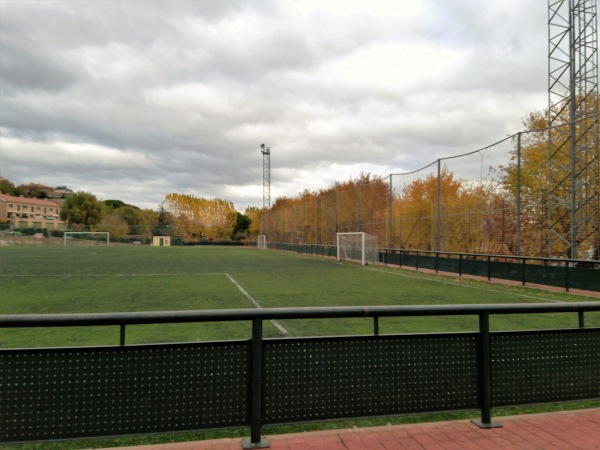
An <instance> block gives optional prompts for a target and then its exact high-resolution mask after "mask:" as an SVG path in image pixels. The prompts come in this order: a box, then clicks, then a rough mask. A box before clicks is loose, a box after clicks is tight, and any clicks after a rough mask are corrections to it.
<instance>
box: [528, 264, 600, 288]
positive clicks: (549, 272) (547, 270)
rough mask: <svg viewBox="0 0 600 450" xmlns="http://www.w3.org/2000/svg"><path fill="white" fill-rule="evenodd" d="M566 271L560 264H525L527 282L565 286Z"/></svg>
mask: <svg viewBox="0 0 600 450" xmlns="http://www.w3.org/2000/svg"><path fill="white" fill-rule="evenodd" d="M565 273H566V270H565V268H564V267H559V266H549V265H541V264H540V265H537V264H527V265H526V266H525V278H526V280H527V283H534V284H545V285H547V286H560V287H565ZM599 274H600V272H599Z"/></svg>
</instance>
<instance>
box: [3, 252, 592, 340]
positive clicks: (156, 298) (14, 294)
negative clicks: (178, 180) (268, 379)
mask: <svg viewBox="0 0 600 450" xmlns="http://www.w3.org/2000/svg"><path fill="white" fill-rule="evenodd" d="M0 285H1V289H0V314H49V313H86V312H90V313H91V312H123V311H169V310H205V309H232V308H256V305H255V303H253V302H256V303H258V304H259V305H260V306H262V307H264V308H276V307H307V306H375V305H415V304H418V305H440V304H467V303H525V302H527V303H532V302H575V301H590V300H597V299H593V298H586V297H582V296H575V295H571V294H566V293H553V292H548V291H542V290H536V289H530V288H523V287H514V286H503V285H498V284H492V283H487V282H477V281H472V280H466V279H459V278H449V277H442V276H437V275H430V274H425V273H422V272H414V271H406V270H399V269H392V268H386V267H382V266H365V267H362V266H360V265H357V264H352V263H339V262H337V261H335V260H333V259H324V258H318V257H310V256H301V255H297V254H291V253H279V252H272V251H259V250H256V249H253V248H228V247H160V248H156V247H134V246H114V247H101V246H98V247H67V248H65V247H62V246H56V247H5V248H2V249H0ZM280 324H281V325H282V326H283V327H284V328H285V330H287V332H288V333H289V334H290V335H291V336H320V335H336V334H346V335H348V334H371V333H372V332H373V323H372V319H339V320H287V321H280ZM491 326H492V329H493V330H500V329H503V330H508V329H540V328H551V327H574V326H577V316H576V315H575V314H553V315H551V314H546V315H520V316H494V317H492V319H491ZM586 326H600V314H596V313H589V314H587V315H586ZM476 329H477V318H476V317H461V316H450V317H425V318H419V317H405V318H382V319H380V332H381V333H382V334H387V333H406V332H411V333H412V332H441V331H466V330H476ZM264 330H265V331H264V334H265V336H266V337H276V336H281V332H280V331H279V330H278V329H277V328H275V326H273V325H272V324H271V323H269V322H266V323H265V328H264ZM118 331H119V330H118V329H117V327H93V328H90V327H88V328H46V329H10V330H0V347H4V348H7V347H38V346H44V347H46V346H71V345H73V346H77V345H107V344H108V345H114V344H116V343H118V339H119V332H118ZM250 335H251V325H250V323H249V322H223V323H199V324H177V325H144V326H129V327H128V328H127V343H128V344H139V343H150V342H181V341H206V340H221V339H246V338H249V337H250Z"/></svg>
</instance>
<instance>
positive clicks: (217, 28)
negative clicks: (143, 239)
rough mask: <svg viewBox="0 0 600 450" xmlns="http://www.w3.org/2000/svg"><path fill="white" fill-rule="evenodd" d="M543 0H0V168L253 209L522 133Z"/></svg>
mask: <svg viewBox="0 0 600 450" xmlns="http://www.w3.org/2000/svg"><path fill="white" fill-rule="evenodd" d="M547 16H548V14H547V2H546V1H545V0H502V1H488V0H239V1H237V0H190V1H185V0H181V1H178V0H160V1H159V0H156V1H155V0H118V1H111V0H64V1H62V0H61V1H58V0H33V1H29V0H0V95H1V97H0V132H1V134H0V175H1V176H3V177H5V178H8V179H9V180H11V181H12V182H13V183H15V184H21V183H28V182H38V183H42V184H47V185H50V186H56V185H66V186H68V187H69V188H71V189H73V190H76V191H79V190H83V191H87V192H91V193H93V194H95V195H96V196H97V197H98V198H99V199H101V200H106V199H119V200H123V201H124V202H126V203H131V204H134V205H137V206H140V207H144V208H152V209H156V208H157V207H158V205H159V204H160V202H161V201H162V200H164V198H165V196H166V195H167V194H169V193H173V192H177V193H185V194H192V195H195V196H198V197H204V198H215V197H217V198H222V199H228V200H231V201H233V202H234V205H235V206H236V208H237V209H238V210H240V211H242V212H243V210H244V209H245V207H246V206H248V205H250V206H262V162H263V160H262V154H261V152H260V145H261V144H262V143H264V144H266V145H268V146H270V147H271V197H272V199H275V198H276V197H278V196H281V195H287V196H295V195H297V194H298V193H299V192H301V191H303V190H305V189H309V190H316V189H319V188H324V187H327V186H329V185H331V184H332V183H333V182H334V181H335V180H339V181H343V180H347V179H349V178H350V177H357V176H359V174H360V173H361V172H371V173H373V174H377V175H381V176H382V177H386V176H387V175H388V174H390V173H399V172H405V171H410V170H414V169H416V168H419V167H421V166H423V165H425V164H427V163H429V162H431V161H434V160H436V159H437V158H439V157H442V156H450V155H455V154H459V153H464V152H468V151H472V150H475V149H477V148H480V147H483V146H485V145H487V144H490V143H492V142H495V141H498V140H500V139H503V138H504V137H506V136H507V135H509V134H513V133H515V132H517V131H519V130H521V129H522V119H523V118H524V117H525V116H526V115H527V114H528V113H530V112H534V111H541V110H543V109H545V108H546V106H547V105H546V104H547V77H548V75H547V67H548V63H547V53H548V50H547V48H548V44H547V39H548V30H547Z"/></svg>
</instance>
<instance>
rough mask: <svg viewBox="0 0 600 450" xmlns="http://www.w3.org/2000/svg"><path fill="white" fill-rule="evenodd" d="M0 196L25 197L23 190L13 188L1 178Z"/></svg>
mask: <svg viewBox="0 0 600 450" xmlns="http://www.w3.org/2000/svg"><path fill="white" fill-rule="evenodd" d="M0 194H6V195H14V196H15V197H18V196H20V195H25V191H23V189H21V188H20V187H17V186H15V185H14V184H13V183H12V182H10V181H9V180H7V179H6V178H2V179H0Z"/></svg>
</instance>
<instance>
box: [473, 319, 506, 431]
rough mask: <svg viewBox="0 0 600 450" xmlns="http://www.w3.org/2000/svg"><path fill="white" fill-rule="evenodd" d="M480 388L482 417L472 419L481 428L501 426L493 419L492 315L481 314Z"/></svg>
mask: <svg viewBox="0 0 600 450" xmlns="http://www.w3.org/2000/svg"><path fill="white" fill-rule="evenodd" d="M479 388H480V396H481V397H480V407H481V419H478V420H472V422H473V423H474V424H475V425H477V426H478V427H480V428H498V427H501V426H502V425H500V424H499V423H497V422H493V421H492V352H491V345H490V315H489V313H487V312H484V313H480V314H479Z"/></svg>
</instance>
